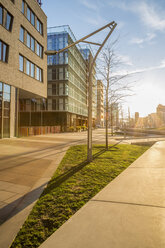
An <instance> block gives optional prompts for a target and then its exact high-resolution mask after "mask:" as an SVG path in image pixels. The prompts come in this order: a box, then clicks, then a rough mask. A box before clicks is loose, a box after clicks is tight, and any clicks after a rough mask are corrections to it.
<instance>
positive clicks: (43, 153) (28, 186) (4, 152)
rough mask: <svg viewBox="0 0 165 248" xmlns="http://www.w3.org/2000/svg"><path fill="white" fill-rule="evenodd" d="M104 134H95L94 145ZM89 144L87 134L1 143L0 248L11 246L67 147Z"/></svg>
mask: <svg viewBox="0 0 165 248" xmlns="http://www.w3.org/2000/svg"><path fill="white" fill-rule="evenodd" d="M104 133H105V131H104V130H97V131H94V132H93V141H94V143H104ZM86 140H87V132H82V133H78V135H77V133H60V134H50V135H40V136H33V137H27V138H19V139H16V138H14V139H3V140H0V248H8V247H9V246H10V244H11V242H12V241H13V239H14V238H15V236H16V234H17V232H18V231H19V229H20V228H21V226H22V224H23V223H24V221H25V220H26V218H27V216H28V214H29V212H30V211H31V209H32V207H33V205H34V204H35V202H36V200H37V199H38V198H39V196H40V194H41V193H42V191H43V189H44V187H45V186H46V184H47V182H49V180H50V178H51V177H52V175H53V173H54V172H55V170H56V168H57V167H58V165H59V163H60V161H61V159H62V158H63V156H64V154H65V152H66V150H67V149H68V147H69V146H71V145H76V144H84V143H86ZM112 142H114V143H115V142H116V141H112Z"/></svg>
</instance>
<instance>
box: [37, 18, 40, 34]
mask: <svg viewBox="0 0 165 248" xmlns="http://www.w3.org/2000/svg"><path fill="white" fill-rule="evenodd" d="M37 30H38V32H39V31H40V22H39V20H38V19H37Z"/></svg>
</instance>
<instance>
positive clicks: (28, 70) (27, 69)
mask: <svg viewBox="0 0 165 248" xmlns="http://www.w3.org/2000/svg"><path fill="white" fill-rule="evenodd" d="M26 74H27V75H30V61H29V60H26Z"/></svg>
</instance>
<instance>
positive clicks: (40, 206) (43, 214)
mask: <svg viewBox="0 0 165 248" xmlns="http://www.w3.org/2000/svg"><path fill="white" fill-rule="evenodd" d="M147 149H148V147H146V146H135V145H117V146H112V147H110V148H109V151H105V150H104V147H103V146H102V145H101V146H99V145H98V146H94V148H93V154H94V156H95V158H94V160H93V162H91V163H90V164H88V163H87V162H86V161H85V159H86V153H87V151H86V146H85V145H79V146H73V147H71V148H70V149H68V151H67V153H66V155H65V156H64V158H63V160H62V162H61V163H60V165H59V167H58V169H57V171H56V172H55V174H54V176H53V177H52V179H51V181H50V182H49V184H48V186H47V188H46V189H45V190H44V192H43V193H42V195H41V197H40V198H39V200H38V201H37V203H36V205H35V206H34V208H33V209H32V211H31V213H30V215H29V217H28V219H27V220H26V222H25V223H24V225H23V227H22V229H21V230H20V232H19V233H18V235H17V237H16V239H15V241H14V242H13V244H12V246H11V247H12V248H14V247H17V248H19V247H23V248H25V247H26V248H27V247H28V248H30V247H33V248H34V247H38V246H39V245H40V244H41V243H42V242H43V241H44V240H46V239H47V238H48V237H49V236H50V235H51V234H52V233H53V232H55V231H56V230H57V229H58V228H59V227H60V226H61V225H62V224H63V223H64V222H66V221H67V220H68V219H69V218H70V217H71V216H72V215H73V214H74V213H75V212H76V211H77V210H79V209H80V208H81V207H82V206H83V205H84V204H85V203H86V202H88V201H89V200H90V199H91V198H92V197H93V196H95V195H96V194H97V193H98V192H99V191H100V190H101V189H102V188H103V187H105V186H106V185H107V184H108V183H109V182H110V181H112V180H113V179H114V178H115V177H116V176H117V175H119V174H120V173H121V172H122V171H123V170H124V169H125V168H127V167H128V166H129V165H130V164H131V163H132V162H133V161H134V160H136V159H137V158H138V157H139V156H140V155H141V154H142V153H143V152H145V151H146V150H147Z"/></svg>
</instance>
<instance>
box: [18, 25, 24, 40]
mask: <svg viewBox="0 0 165 248" xmlns="http://www.w3.org/2000/svg"><path fill="white" fill-rule="evenodd" d="M24 33H25V30H24V28H23V27H21V28H20V33H19V39H20V41H22V42H24Z"/></svg>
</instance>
